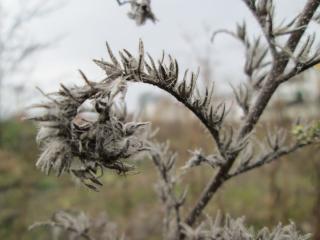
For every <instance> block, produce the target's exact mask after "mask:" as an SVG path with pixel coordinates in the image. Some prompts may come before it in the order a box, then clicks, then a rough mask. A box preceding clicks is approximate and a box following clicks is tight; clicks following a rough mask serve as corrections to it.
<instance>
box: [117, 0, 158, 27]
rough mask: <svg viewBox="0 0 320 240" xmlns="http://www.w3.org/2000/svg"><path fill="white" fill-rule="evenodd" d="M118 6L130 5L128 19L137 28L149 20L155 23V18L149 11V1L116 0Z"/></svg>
mask: <svg viewBox="0 0 320 240" xmlns="http://www.w3.org/2000/svg"><path fill="white" fill-rule="evenodd" d="M117 2H118V4H119V5H120V6H121V5H124V4H130V7H131V9H130V11H129V12H128V17H129V18H131V19H132V20H134V21H135V22H136V24H137V25H138V26H141V25H143V24H145V22H146V21H147V20H148V19H149V20H151V21H152V22H156V20H157V19H156V17H155V15H154V13H153V12H152V10H151V0H129V1H123V2H121V1H120V0H117Z"/></svg>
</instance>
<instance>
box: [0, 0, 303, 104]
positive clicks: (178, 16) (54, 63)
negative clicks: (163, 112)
mask: <svg viewBox="0 0 320 240" xmlns="http://www.w3.org/2000/svg"><path fill="white" fill-rule="evenodd" d="M0 1H4V2H5V1H7V2H14V1H17V0H0ZM53 2H54V1H53ZM66 2H67V3H66V5H65V6H64V7H63V8H62V9H60V10H58V11H56V12H54V13H52V14H50V15H49V16H47V17H45V18H43V19H41V20H40V21H38V20H37V21H34V22H33V23H32V24H31V25H30V26H29V32H28V35H30V36H32V37H33V38H34V39H36V40H40V41H46V40H52V39H54V38H56V37H57V36H63V38H62V40H60V41H59V42H57V43H56V44H54V45H53V47H52V48H51V49H49V50H46V51H45V52H43V53H41V54H40V55H37V56H35V57H34V58H33V60H32V64H33V65H34V68H33V69H34V71H33V74H32V76H30V79H31V80H30V79H29V82H30V83H32V84H30V85H29V86H31V87H34V86H40V87H41V88H43V89H45V90H52V89H56V88H57V87H58V85H59V83H60V82H64V83H69V84H70V83H80V82H81V79H80V77H79V75H78V73H77V69H82V70H83V71H84V72H85V73H87V75H88V76H89V78H91V79H94V80H99V79H100V78H101V77H102V76H103V73H102V72H101V71H100V69H98V68H97V67H96V66H95V65H94V64H93V63H92V61H91V60H92V59H93V58H98V59H100V58H105V57H106V48H105V42H106V41H108V42H109V43H110V45H111V46H112V48H113V49H114V51H115V52H117V51H118V50H120V49H122V48H126V49H129V50H131V51H132V52H136V51H137V45H138V40H139V38H142V39H143V41H144V43H145V49H146V50H147V51H148V52H149V53H151V55H152V56H154V57H157V56H160V55H161V51H162V50H163V49H165V50H166V52H168V53H170V54H172V55H174V56H175V57H176V58H177V59H178V60H179V62H181V68H185V67H188V68H191V69H194V70H196V69H197V63H196V62H195V61H194V60H192V59H194V54H193V50H192V48H191V47H190V44H187V43H186V40H185V38H186V37H185V36H188V38H192V39H193V40H192V42H193V45H194V48H196V49H200V50H199V52H200V53H199V54H206V51H203V49H205V47H206V46H208V44H210V39H209V37H210V34H211V33H212V32H213V31H214V30H217V29H220V28H229V29H231V30H232V29H235V23H236V22H242V21H243V20H244V19H248V21H249V26H250V27H251V30H252V32H253V33H255V32H257V26H256V24H255V22H254V19H253V18H252V17H251V15H250V13H249V11H248V10H247V9H246V7H245V6H244V4H243V3H242V1H241V0H152V7H153V10H154V13H155V14H156V16H157V18H158V19H159V21H158V22H157V23H156V24H153V23H151V22H148V23H147V24H146V25H144V26H142V27H137V26H136V25H135V23H134V22H133V21H132V20H130V19H128V18H127V16H126V13H127V11H128V10H129V6H122V7H119V6H118V5H117V3H116V0H68V1H66ZM275 2H277V3H278V6H279V11H278V12H279V16H281V18H285V17H286V16H288V17H290V16H293V15H295V14H296V13H297V12H298V11H299V10H300V9H301V8H302V6H303V5H304V3H305V2H306V0H278V1H277V0H275ZM201 49H202V52H201ZM210 54H211V56H212V59H213V64H212V68H213V69H214V72H215V81H217V82H218V84H217V85H218V86H219V85H221V86H223V85H224V84H225V83H226V82H227V81H231V82H233V81H239V80H241V78H243V75H242V74H241V73H239V72H241V70H242V68H241V67H242V65H241V63H242V62H241V56H242V54H243V53H242V49H241V45H239V43H237V42H235V41H234V40H232V39H230V38H227V37H225V36H224V37H222V36H220V37H219V38H218V39H217V41H216V42H215V44H214V45H213V46H211V50H210ZM222 88H223V87H222ZM149 90H150V88H149V87H145V86H141V85H135V86H133V87H132V88H130V91H129V94H128V104H129V107H130V108H131V109H132V108H133V107H134V106H135V102H136V100H137V99H138V96H139V94H140V93H141V92H144V91H149Z"/></svg>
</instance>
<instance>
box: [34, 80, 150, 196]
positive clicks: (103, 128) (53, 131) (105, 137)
mask: <svg viewBox="0 0 320 240" xmlns="http://www.w3.org/2000/svg"><path fill="white" fill-rule="evenodd" d="M82 76H83V78H84V80H85V82H86V85H84V86H82V87H76V86H75V87H72V88H67V87H65V86H64V85H61V89H60V90H59V91H58V92H56V93H52V94H44V95H45V96H46V97H47V99H48V101H47V102H46V103H43V104H38V105H35V106H34V107H37V108H42V109H44V111H41V112H39V113H38V114H37V115H36V116H33V117H31V118H30V119H31V120H34V121H36V122H39V124H40V129H39V132H38V135H37V142H38V145H39V146H40V149H41V152H42V153H41V155H40V157H39V159H38V161H37V163H36V166H37V167H38V168H40V169H41V170H42V171H44V172H45V173H46V174H49V173H50V171H51V170H52V169H53V170H55V171H56V173H57V175H58V176H59V175H61V174H62V173H63V172H68V173H72V174H73V175H74V176H75V177H76V178H78V179H80V181H81V182H82V183H83V184H85V185H86V186H88V187H90V188H92V189H94V190H97V186H99V185H102V184H101V182H100V181H99V180H98V176H97V174H98V171H99V170H100V171H101V174H102V173H103V169H104V168H108V169H114V170H117V171H118V172H119V173H126V172H128V171H129V170H131V169H132V168H133V166H132V165H130V164H128V163H127V162H126V161H124V159H127V158H129V157H131V156H133V155H135V154H137V153H139V152H141V151H144V150H146V149H147V148H146V144H145V143H146V141H145V136H146V135H145V134H144V133H145V131H144V130H145V128H144V126H146V125H147V123H135V122H126V120H127V113H126V106H125V103H124V98H125V94H126V89H127V86H126V82H125V81H124V80H123V79H122V78H121V77H114V78H108V79H105V80H104V81H102V82H99V83H95V82H91V81H89V80H88V79H87V78H86V76H85V75H84V74H82ZM85 102H86V103H87V102H89V103H90V106H91V108H89V109H88V110H86V111H84V112H83V110H82V109H83V108H84V103H85ZM85 113H87V114H89V113H90V114H91V115H92V116H94V117H91V119H90V118H88V117H86V115H85Z"/></svg>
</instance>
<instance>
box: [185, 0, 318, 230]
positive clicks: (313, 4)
mask: <svg viewBox="0 0 320 240" xmlns="http://www.w3.org/2000/svg"><path fill="white" fill-rule="evenodd" d="M319 5H320V0H308V2H307V3H306V5H305V8H304V10H303V12H302V14H301V16H300V18H299V20H298V23H297V27H298V28H299V27H301V28H300V30H299V31H296V32H293V33H292V34H291V36H290V37H289V40H288V42H287V44H286V49H289V50H290V51H291V52H294V50H295V49H296V47H297V46H298V44H299V42H300V39H301V37H302V36H303V34H304V32H305V30H306V28H307V26H308V23H309V22H310V20H311V18H312V16H313V15H314V13H315V11H316V9H317V8H318V6H319ZM302 26H303V27H302ZM289 60H290V58H289V57H288V56H287V55H286V54H285V53H281V54H280V57H279V58H278V59H275V62H274V66H273V68H272V71H271V74H270V75H269V77H268V79H267V81H266V83H265V84H264V86H263V87H262V89H261V91H260V93H259V95H258V97H257V100H256V101H255V103H254V104H253V105H252V107H251V108H250V111H249V114H248V116H247V117H246V119H245V122H244V125H243V126H242V127H241V129H240V132H239V136H238V140H241V139H243V138H244V137H246V136H247V135H248V134H249V133H250V132H251V131H252V129H253V128H254V126H255V125H256V123H257V122H258V120H259V118H260V117H261V115H262V113H263V111H264V109H265V108H266V106H267V104H268V103H269V101H270V99H271V97H272V96H273V94H274V92H275V91H276V90H277V88H278V86H279V85H280V82H279V81H276V80H277V78H278V77H279V76H281V75H282V74H283V73H284V71H285V69H286V67H287V65H288V63H289ZM237 155H238V154H237V153H234V154H232V155H230V156H228V158H227V159H226V160H227V162H226V164H225V165H223V166H222V167H221V168H220V169H219V171H218V173H217V174H216V175H215V176H214V177H213V178H212V179H211V181H210V182H209V183H208V185H207V186H206V187H205V189H204V191H203V192H202V194H201V196H200V198H199V199H198V201H197V202H196V204H195V206H194V207H193V208H192V210H191V212H190V213H189V214H188V216H187V218H186V220H185V222H186V224H188V225H190V226H192V225H193V224H194V223H195V222H196V220H197V219H198V217H199V216H200V215H201V213H202V211H203V209H204V208H205V207H206V206H207V204H208V203H209V201H210V200H211V199H212V197H213V196H214V194H215V193H216V192H217V190H218V189H219V188H220V187H221V186H222V184H223V183H224V182H225V181H226V180H227V176H228V173H229V171H230V169H231V167H232V165H233V163H234V162H235V160H236V158H237Z"/></svg>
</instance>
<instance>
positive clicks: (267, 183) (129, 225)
mask: <svg viewBox="0 0 320 240" xmlns="http://www.w3.org/2000/svg"><path fill="white" fill-rule="evenodd" d="M153 123H154V125H155V126H160V128H161V131H160V132H159V136H158V138H159V140H165V139H168V138H170V139H171V142H172V148H173V149H175V150H176V151H177V152H179V154H180V159H179V162H178V164H179V165H182V164H183V162H184V161H185V160H186V159H187V157H188V153H187V151H186V149H195V148H197V147H198V146H201V147H202V148H203V149H204V151H206V152H209V149H210V147H211V146H212V142H211V140H210V138H209V137H208V136H207V134H206V133H205V131H204V129H203V128H202V126H201V125H200V124H198V123H196V122H194V121H193V120H190V121H184V122H179V123H176V124H172V123H164V122H159V121H158V122H157V121H156V120H155V121H153ZM0 127H1V129H2V146H1V150H0V239H26V240H29V239H48V235H47V233H46V231H45V230H34V231H30V232H28V231H27V228H28V226H29V225H31V224H32V223H34V222H35V221H40V220H44V219H48V218H49V217H50V216H51V214H52V213H53V212H54V211H55V210H58V209H70V208H71V209H74V210H83V211H84V212H86V213H88V214H89V215H92V216H95V215H98V214H99V213H101V212H107V214H108V216H110V218H111V219H112V220H114V221H116V222H117V223H119V225H120V229H122V230H123V231H125V232H126V233H127V234H128V235H129V236H131V237H132V238H133V239H159V237H157V236H159V235H160V234H161V215H162V211H161V208H159V204H158V203H159V200H158V198H157V195H156V193H155V190H154V184H155V183H156V179H157V172H156V171H155V170H154V168H153V165H152V163H151V162H150V161H148V160H147V159H141V161H139V162H138V163H137V165H138V170H139V172H140V173H139V174H132V175H130V174H129V175H128V176H118V175H116V174H114V173H112V172H107V173H106V175H105V176H104V186H103V187H102V188H101V191H100V192H98V193H96V192H92V191H90V190H88V189H85V188H83V187H79V186H75V184H74V183H73V182H72V180H71V179H70V178H69V176H62V177H60V179H57V178H56V177H54V176H45V175H44V174H42V173H40V172H39V171H38V170H36V169H35V166H34V163H35V161H36V159H37V156H38V150H37V148H36V145H35V141H34V139H35V133H36V128H35V127H34V125H32V124H31V123H29V122H20V121H18V120H10V121H7V122H4V123H2V124H1V126H0ZM317 151H318V150H317V149H313V148H307V149H304V150H303V151H300V152H299V153H297V154H294V155H290V156H289V157H287V158H286V159H283V160H282V161H280V162H277V163H274V164H272V165H270V166H266V167H264V168H261V169H259V170H258V171H253V172H251V173H248V174H246V175H243V176H240V177H238V178H235V179H233V180H231V181H230V182H228V183H227V184H226V185H225V186H224V187H223V188H222V189H221V190H220V191H219V193H218V195H217V196H216V197H215V199H213V201H212V202H211V203H210V205H209V206H208V208H207V210H208V212H209V213H210V214H212V215H215V214H216V212H217V211H218V210H219V209H220V210H221V211H223V212H224V213H230V214H231V215H233V216H236V217H237V216H242V215H245V216H246V218H247V221H248V223H250V224H252V225H254V226H256V227H260V226H265V225H267V226H271V225H274V224H276V223H278V222H283V223H286V222H288V220H289V219H292V220H294V221H295V222H297V223H298V225H299V226H301V227H302V229H303V230H304V231H312V228H313V227H314V226H315V223H314V221H315V220H314V219H315V216H314V212H313V211H314V207H315V203H316V198H315V197H316V194H317V187H316V186H319V184H318V182H320V179H319V176H318V175H317V172H316V171H315V162H316V160H317V156H318V155H317ZM318 153H319V151H318ZM211 176H212V169H209V168H207V167H199V168H197V169H195V170H194V171H193V172H191V173H189V174H188V175H187V176H186V179H185V181H186V183H187V184H188V185H189V193H190V194H189V196H188V199H187V206H186V208H187V209H190V208H191V206H192V204H193V203H194V202H195V200H196V199H197V197H198V195H199V193H200V192H201V190H202V189H203V187H204V185H205V183H206V182H207V180H208V179H209V178H210V177H211ZM180 190H181V189H180Z"/></svg>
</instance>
